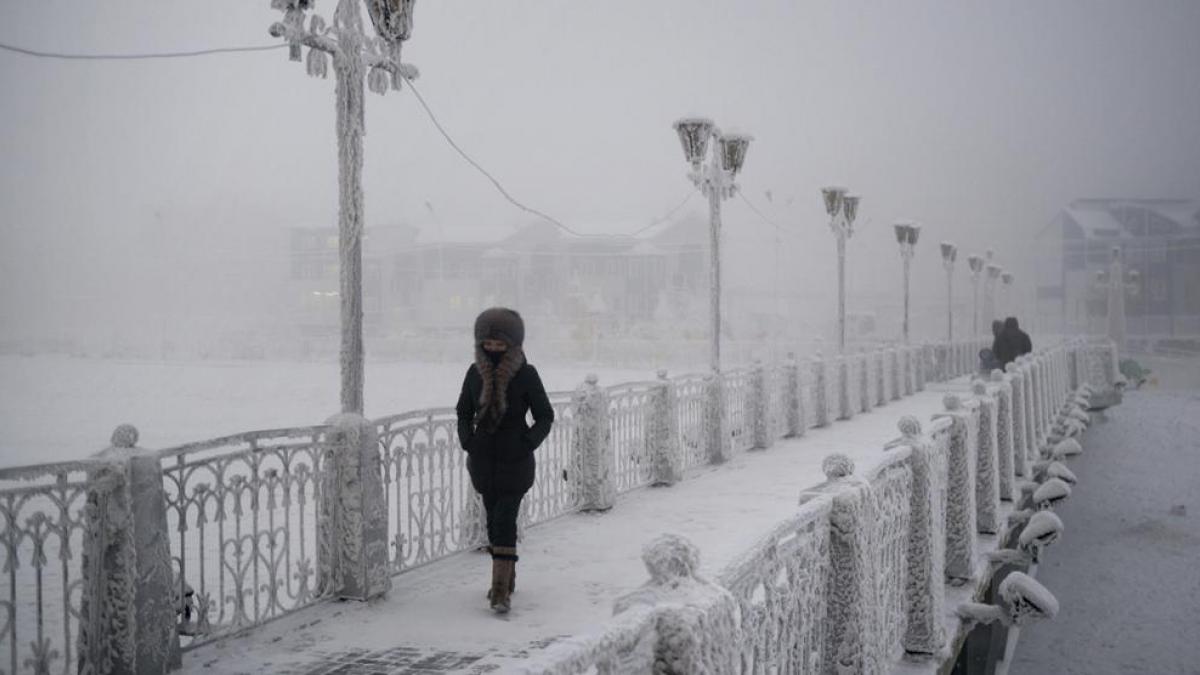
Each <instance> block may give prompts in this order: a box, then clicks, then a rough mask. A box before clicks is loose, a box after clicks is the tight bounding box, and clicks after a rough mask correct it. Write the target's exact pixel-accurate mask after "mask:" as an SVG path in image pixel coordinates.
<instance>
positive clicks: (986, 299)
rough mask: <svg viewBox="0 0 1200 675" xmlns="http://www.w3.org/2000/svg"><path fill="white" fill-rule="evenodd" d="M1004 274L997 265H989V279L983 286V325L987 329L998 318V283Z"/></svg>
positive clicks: (1001, 268) (1002, 269)
mask: <svg viewBox="0 0 1200 675" xmlns="http://www.w3.org/2000/svg"><path fill="white" fill-rule="evenodd" d="M1003 273H1004V268H1003V267H1001V266H999V265H997V264H996V263H988V266H987V279H986V280H985V281H984V285H983V316H984V319H983V323H984V326H985V327H986V326H990V325H992V321H993V320H995V318H996V282H998V281H999V280H1000V275H1001V274H1003Z"/></svg>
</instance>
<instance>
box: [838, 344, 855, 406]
mask: <svg viewBox="0 0 1200 675" xmlns="http://www.w3.org/2000/svg"><path fill="white" fill-rule="evenodd" d="M837 372H838V384H837V392H838V419H839V420H848V419H850V418H851V417H854V409H853V408H851V407H850V357H848V356H846V355H844V354H843V355H841V356H838V357H837Z"/></svg>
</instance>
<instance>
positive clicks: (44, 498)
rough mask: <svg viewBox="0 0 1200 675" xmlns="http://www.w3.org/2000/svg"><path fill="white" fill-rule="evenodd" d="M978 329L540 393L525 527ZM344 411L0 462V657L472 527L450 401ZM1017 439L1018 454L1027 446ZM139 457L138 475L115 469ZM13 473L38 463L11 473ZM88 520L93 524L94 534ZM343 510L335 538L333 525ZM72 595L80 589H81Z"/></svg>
mask: <svg viewBox="0 0 1200 675" xmlns="http://www.w3.org/2000/svg"><path fill="white" fill-rule="evenodd" d="M980 346H981V344H980V343H975V342H970V341H964V342H962V343H957V344H955V345H934V346H931V347H901V348H885V349H877V350H871V351H868V352H865V353H863V354H861V355H859V354H855V355H850V356H849V357H847V361H846V362H845V369H844V373H845V374H844V375H843V369H842V367H841V363H840V362H839V360H838V359H835V358H821V359H801V360H795V361H789V362H785V363H782V364H770V365H756V366H755V367H753V368H749V369H744V370H737V371H730V372H728V373H725V374H722V375H721V377H722V380H721V381H720V382H719V386H720V390H719V391H720V392H721V395H720V396H719V397H714V396H712V395H710V394H711V392H712V391H713V387H714V386H717V381H716V380H714V379H713V376H712V375H682V376H678V377H667V376H666V374H665V373H660V377H659V378H658V379H657V380H653V381H649V382H642V383H633V384H625V385H616V386H613V387H608V388H600V387H599V385H598V383H596V382H595V381H593V382H591V383H590V384H585V385H584V386H583V387H581V388H580V389H579V390H577V391H573V392H560V393H555V394H553V395H552V397H551V398H552V404H553V405H554V408H555V411H556V416H557V420H556V424H555V425H554V429H553V431H552V433H551V436H550V437H549V438H548V439H547V442H546V444H545V445H544V446H543V447H542V448H539V450H538V454H537V458H538V470H537V477H536V481H535V484H534V487H533V489H532V490H531V492H530V493H529V495H528V497H527V499H526V501H525V503H524V505H523V508H522V514H521V520H520V522H521V524H522V526H523V527H527V526H530V525H533V524H536V523H541V522H545V521H547V520H550V519H552V518H555V517H558V516H561V515H564V514H567V513H571V512H574V511H577V510H579V509H581V508H593V509H601V510H603V509H606V508H612V507H613V506H614V505H615V504H616V503H617V499H616V498H617V495H619V494H620V493H622V492H625V491H628V490H632V489H638V488H640V487H643V486H646V485H653V484H670V483H672V482H675V481H678V480H682V479H685V478H686V475H685V474H686V472H687V471H688V470H689V469H694V468H696V467H699V466H702V465H704V464H708V463H709V462H712V461H714V459H718V460H719V459H721V458H723V457H722V452H724V451H723V450H722V451H721V452H717V451H716V450H719V449H720V448H715V447H714V446H713V443H719V444H724V443H728V445H729V448H728V451H729V452H744V451H746V450H749V449H751V448H765V447H769V446H770V445H771V444H772V443H773V442H774V441H775V440H776V439H778V438H784V437H788V436H796V435H799V434H802V433H804V432H805V431H806V430H807V429H808V428H811V427H813V426H819V425H824V424H831V423H833V422H834V421H835V420H836V419H837V418H838V417H839V416H843V413H846V412H850V413H853V412H856V411H861V410H864V409H866V408H867V407H869V406H876V405H879V404H880V403H886V402H887V401H890V400H892V399H893V398H895V397H898V396H899V395H903V394H905V393H907V392H911V391H913V390H915V389H917V388H919V386H920V383H921V382H922V381H923V380H924V379H930V380H938V379H947V378H951V377H955V376H958V375H962V374H966V373H968V372H972V371H973V370H974V365H975V353H976V352H977V351H978V349H979V347H980ZM1077 351H1082V353H1080V354H1078V355H1077V356H1076V357H1074V358H1072V359H1069V360H1068V361H1069V363H1068V364H1067V365H1068V367H1069V372H1072V373H1074V375H1073V379H1083V378H1089V377H1090V378H1093V379H1095V378H1102V379H1103V378H1111V377H1114V376H1115V375H1114V374H1115V367H1113V368H1110V367H1107V366H1105V360H1106V359H1108V358H1109V357H1110V355H1111V354H1110V352H1109V351H1107V347H1105V346H1103V345H1089V346H1088V347H1087V348H1085V349H1082V350H1077ZM1093 352H1095V355H1093ZM1101 352H1103V353H1101ZM905 364H908V365H905ZM864 375H865V377H864ZM864 379H865V389H864V384H863V381H864ZM1043 379H1044V378H1043ZM1106 381H1110V380H1106ZM906 382H908V383H909V384H905V383H906ZM1029 384H1032V382H1030V383H1029ZM1027 386H1028V385H1027ZM864 391H865V393H866V395H865V396H864ZM1033 394H1034V392H1033V391H1032V390H1031V391H1030V392H1029V395H1028V396H1026V397H1025V400H1024V401H1023V404H1024V405H1027V406H1032V405H1033V404H1034V403H1035V402H1041V403H1042V404H1043V405H1042V407H1040V408H1038V414H1040V415H1041V416H1042V421H1041V422H1040V424H1041V426H1036V425H1035V424H1034V420H1033V419H1032V417H1031V415H1032V411H1031V412H1030V414H1029V415H1026V418H1028V419H1026V422H1023V424H1025V423H1027V424H1028V429H1027V433H1026V437H1027V438H1032V439H1035V440H1036V439H1040V438H1043V437H1044V433H1045V428H1046V409H1047V406H1046V405H1045V401H1046V400H1047V399H1046V396H1045V395H1044V394H1041V395H1040V396H1041V398H1039V399H1036V400H1035V399H1034V398H1033ZM856 399H857V400H856ZM1015 405H1016V404H1015V403H1014V406H1015ZM721 408H724V410H722V409H721ZM722 416H724V417H722ZM714 419H725V420H726V426H725V427H724V429H723V430H722V432H721V433H722V434H725V435H726V436H725V437H724V438H722V436H721V435H720V434H718V435H714V434H713V433H711V432H712V430H713V427H712V426H711V424H710V422H711V421H712V420H714ZM1023 419H1024V418H1023ZM364 424H365V426H364V427H363V429H361V430H360V431H361V432H362V433H354V434H346V433H341V432H336V433H335V431H336V430H335V429H334V428H333V427H331V426H325V425H321V426H311V427H299V428H296V429H284V430H273V431H263V432H252V433H247V434H238V435H235V436H229V437H224V438H219V439H214V440H211V441H204V442H201V443H192V444H188V445H184V446H179V447H176V448H169V449H166V450H161V451H148V450H141V449H139V448H137V447H136V445H135V443H134V441H128V438H125V439H124V440H123V441H122V443H121V444H117V443H114V446H115V450H120V451H121V453H124V454H121V453H117V454H119V455H120V456H119V458H117V459H112V458H109V459H106V460H105V461H104V463H103V465H100V464H93V463H89V462H84V463H75V464H71V465H69V466H67V465H41V466H36V467H29V468H25V469H20V470H16V469H7V470H4V471H3V472H0V508H2V509H3V510H4V511H3V516H4V517H3V518H2V519H0V525H2V526H3V531H0V541H2V542H4V544H5V545H4V546H3V547H0V554H2V555H3V561H2V562H3V567H2V569H3V570H4V572H5V573H6V574H7V575H8V576H9V582H10V583H9V584H8V590H7V592H5V591H4V589H3V588H0V627H2V628H4V630H3V631H0V664H4V665H3V666H0V667H3V668H5V669H6V670H11V671H14V672H23V671H31V672H40V671H44V670H46V669H45V668H43V667H42V665H43V664H45V663H50V664H51V665H50V671H51V672H54V671H55V670H61V671H62V672H74V671H75V670H76V668H77V665H78V663H79V661H80V660H81V658H88V656H87V654H86V653H85V654H84V656H83V657H81V656H80V654H81V651H82V650H83V649H84V647H83V644H84V642H85V641H86V640H85V638H84V637H83V636H92V640H91V642H87V643H86V644H87V648H88V649H92V650H95V653H97V654H104V655H105V656H104V658H106V659H110V660H111V659H123V658H134V657H133V656H131V655H142V656H145V655H151V656H154V655H157V656H156V658H161V659H164V660H165V661H166V662H170V661H171V660H172V659H177V658H178V656H177V653H178V649H179V648H180V647H181V646H182V648H184V649H186V648H190V647H194V646H196V645H199V644H203V643H205V642H208V641H211V640H213V639H216V638H218V637H222V636H227V635H231V634H234V633H237V632H240V631H243V630H246V629H248V628H252V627H254V626H256V625H259V624H261V623H262V622H264V621H269V620H271V619H273V618H276V617H279V616H284V615H286V614H289V613H291V612H294V611H297V610H298V609H300V608H303V607H305V606H308V605H311V604H313V603H316V602H319V601H321V600H323V599H325V598H330V597H359V595H361V593H358V592H357V591H355V592H350V591H349V590H347V588H348V587H347V585H346V584H347V581H346V579H345V578H343V577H344V575H343V574H342V573H341V572H338V570H342V569H347V568H346V567H345V565H344V562H345V559H346V556H352V557H353V556H356V555H359V556H362V557H363V559H364V560H365V559H367V558H370V559H371V560H379V561H382V562H381V563H380V565H379V566H378V569H376V568H375V567H373V566H371V565H366V567H367V568H368V569H369V570H370V575H371V579H372V581H371V583H369V584H366V585H365V586H363V585H361V584H360V586H361V588H359V590H362V588H367V589H381V588H385V587H386V585H387V584H386V583H384V582H382V581H380V579H383V580H386V579H387V577H389V576H392V575H395V574H398V573H401V572H403V571H405V570H408V569H411V568H412V567H414V566H417V565H421V564H425V563H428V562H431V561H434V560H438V559H440V558H442V557H444V556H447V555H451V554H453V553H455V552H458V551H462V550H467V549H470V548H472V547H474V546H477V545H479V544H480V543H482V542H483V540H484V535H483V527H482V520H483V518H482V509H481V508H480V505H479V502H478V499H477V497H476V495H475V493H474V491H473V490H472V489H471V486H470V481H469V478H468V477H467V475H466V470H465V464H464V459H465V458H464V453H462V452H461V450H460V449H459V448H458V443H457V438H456V437H455V420H454V415H453V411H452V410H449V409H439V410H432V411H421V412H414V413H406V414H404V415H397V416H391V417H387V418H383V419H380V420H376V421H374V422H369V423H365V422H364ZM127 431H129V430H127ZM1034 434H1040V435H1034ZM133 435H134V436H136V431H135V430H133ZM126 436H128V434H126ZM368 437H369V438H368ZM363 438H366V439H367V440H368V441H369V443H366V444H365V445H364V444H363V443H362V440H363ZM1027 446H1028V448H1027V451H1029V452H1032V451H1033V450H1034V449H1036V447H1037V446H1036V443H1027ZM364 448H365V449H364ZM110 454H111V453H110ZM331 461H332V462H333V463H332V464H331V463H330V462H331ZM114 462H115V463H116V464H115V466H116V468H113V467H112V466H110V465H113V463H114ZM147 471H149V472H151V473H153V474H154V475H155V476H157V479H156V480H155V481H150V482H149V483H147V482H146V481H144V480H141V481H134V480H133V478H132V477H133V476H134V475H135V474H137V475H138V476H143V477H144V474H145V472H147ZM95 472H100V473H103V474H104V475H111V476H114V478H107V479H103V480H102V479H101V478H100V473H95ZM93 474H94V475H93ZM18 475H19V476H32V477H37V476H40V477H41V478H38V479H37V480H32V479H31V480H30V481H29V482H16V480H15V478H13V477H16V476H18ZM112 481H117V483H116V484H118V485H120V486H123V487H121V488H120V489H119V490H117V492H116V493H114V494H115V495H117V497H120V499H118V498H117V497H113V498H112V499H110V500H109V503H110V505H112V504H118V505H119V504H120V503H123V502H122V501H121V500H122V499H124V500H125V502H128V503H129V504H130V505H133V506H129V507H128V508H129V509H130V513H132V514H133V515H132V516H130V517H129V518H116V519H113V518H109V520H103V519H102V518H100V516H99V515H97V519H96V520H88V518H87V517H85V516H84V515H82V514H83V513H84V511H83V510H84V508H85V507H84V500H85V495H92V494H93V493H95V497H96V499H100V497H101V496H103V495H105V494H108V492H107V491H108V490H110V489H112V488H109V487H105V486H108V485H110V483H111V482H112ZM349 485H359V486H364V485H365V486H366V487H371V486H372V485H373V486H375V487H374V488H372V489H373V490H377V491H378V500H375V499H374V498H370V499H367V498H362V499H360V498H357V497H356V496H355V495H354V494H353V493H349V492H346V490H348V489H349V488H348V487H346V486H349ZM356 489H357V488H356ZM363 494H366V492H364V493H363ZM371 494H374V493H371ZM597 496H598V498H597V499H593V497H597ZM87 498H89V499H90V498H91V497H90V496H88V497H87ZM376 502H377V503H376ZM135 506H136V508H135ZM114 508H115V507H114ZM109 513H115V512H113V511H111V509H110V512H109ZM38 514H40V515H38ZM106 517H107V516H106ZM374 523H377V524H378V527H377V528H376V527H375V525H374ZM102 526H103V527H104V528H107V531H105V532H99V531H98V528H101V527H102ZM343 527H347V528H351V529H352V530H353V532H352V533H351V535H352V536H351V535H347V536H343V535H345V533H344V532H341V531H340V530H338V528H343ZM334 530H337V531H334ZM85 541H93V542H96V541H106V542H115V543H109V544H108V545H107V546H108V548H106V549H105V555H104V556H103V558H104V560H105V561H106V562H105V565H100V566H99V567H95V568H89V567H87V566H85V565H84V564H83V560H84V558H85V556H84V555H83V554H82V551H83V549H84V548H86V547H85V546H84V545H83V543H82V542H85ZM64 542H65V543H64ZM118 553H119V555H118ZM120 556H129V560H128V561H127V563H128V564H125V565H124V567H122V566H121V565H117V564H116V563H115V562H111V561H118V562H119V561H120V560H122V558H121V557H120ZM122 569H135V570H140V572H139V573H141V574H149V575H151V576H150V578H152V579H158V580H160V581H162V584H161V585H160V586H161V587H160V586H159V585H155V584H154V583H141V584H139V585H138V592H137V593H136V594H134V596H133V600H132V601H131V600H130V598H129V597H121V596H120V595H119V594H117V593H114V592H101V591H100V590H94V591H92V592H91V593H92V594H91V595H88V591H87V589H89V588H93V589H116V588H120V585H119V583H118V581H120V574H121V570H122ZM39 575H40V580H39V578H38V577H39ZM121 583H125V582H123V581H122V582H121ZM156 589H159V590H156ZM85 597H91V598H94V600H93V601H91V604H88V603H85V601H84V598H85ZM85 604H87V606H88V610H87V611H85V609H84V606H85ZM130 608H133V609H130ZM134 610H136V611H138V612H142V613H146V612H149V615H150V616H158V617H159V619H158V620H155V621H147V620H144V619H143V620H140V621H130V622H129V623H128V625H135V624H136V625H137V626H139V628H138V631H135V632H134V633H133V634H129V635H127V634H125V633H123V632H122V631H110V630H108V629H107V628H106V627H105V625H106V624H104V625H102V624H98V623H96V621H100V619H96V618H94V617H92V614H89V612H91V613H93V614H95V617H102V618H103V617H109V618H105V619H104V620H106V621H113V620H114V619H111V617H114V616H117V617H119V616H122V615H121V612H126V611H134ZM155 612H158V614H155ZM162 617H165V618H162ZM6 621H7V623H6ZM164 625H165V626H172V625H173V626H175V628H176V630H175V631H172V634H171V636H170V637H165V636H164V635H163V634H160V633H154V632H153V631H154V630H160V631H161V630H162V627H163V626H164ZM110 633H111V635H110ZM175 633H180V634H182V637H179V636H176V635H175ZM147 644H150V645H151V647H150V648H142V647H139V645H147ZM14 664H15V665H14ZM142 665H143V666H144V667H145V668H150V667H151V666H150V665H145V664H142Z"/></svg>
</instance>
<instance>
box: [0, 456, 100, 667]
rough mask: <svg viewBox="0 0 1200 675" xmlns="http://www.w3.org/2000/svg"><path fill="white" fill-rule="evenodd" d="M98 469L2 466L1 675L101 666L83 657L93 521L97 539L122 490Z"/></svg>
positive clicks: (79, 464) (87, 465)
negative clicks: (85, 569) (86, 557)
mask: <svg viewBox="0 0 1200 675" xmlns="http://www.w3.org/2000/svg"><path fill="white" fill-rule="evenodd" d="M99 466H104V464H103V463H100V462H96V461H84V462H69V463H61V464H43V465H40V466H33V467H22V468H14V469H0V514H2V516H3V519H2V520H0V527H2V529H0V542H2V543H3V548H2V549H0V558H3V566H2V568H0V569H2V570H3V574H4V576H5V577H6V579H5V583H4V584H3V586H2V588H3V590H0V672H6V673H20V672H35V673H64V674H70V675H74V673H75V672H76V671H77V669H78V668H79V667H80V663H81V661H82V662H83V663H86V664H91V665H93V666H95V665H97V660H96V659H95V657H96V656H99V655H97V654H92V655H88V654H84V655H83V658H82V659H81V655H80V653H79V651H78V648H79V647H80V644H79V640H80V632H81V629H82V628H83V627H84V626H85V625H86V624H87V623H88V622H87V620H86V619H85V618H84V617H81V616H80V611H81V610H80V599H81V597H82V595H83V583H84V579H83V574H82V569H81V565H82V562H83V560H82V558H83V554H84V544H85V539H86V538H87V536H88V526H87V522H86V521H87V520H88V519H89V518H93V519H97V520H98V521H99V522H97V525H98V526H99V527H98V528H97V529H96V533H97V535H101V536H103V535H104V534H105V533H107V532H108V531H109V530H110V527H109V524H108V522H107V518H108V516H109V514H110V510H109V508H107V506H108V504H109V502H110V497H111V496H112V495H113V493H114V492H115V491H117V490H119V489H120V487H121V485H122V484H121V482H120V480H119V478H118V477H117V476H115V475H113V476H109V477H108V479H107V480H98V479H96V476H95V474H96V471H97V467H99ZM92 562H95V561H94V560H93V561H92ZM95 590H96V589H92V591H93V592H95ZM93 627H96V628H98V627H99V626H98V625H96V624H94V623H93ZM89 656H92V657H93V658H88V657H89Z"/></svg>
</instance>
